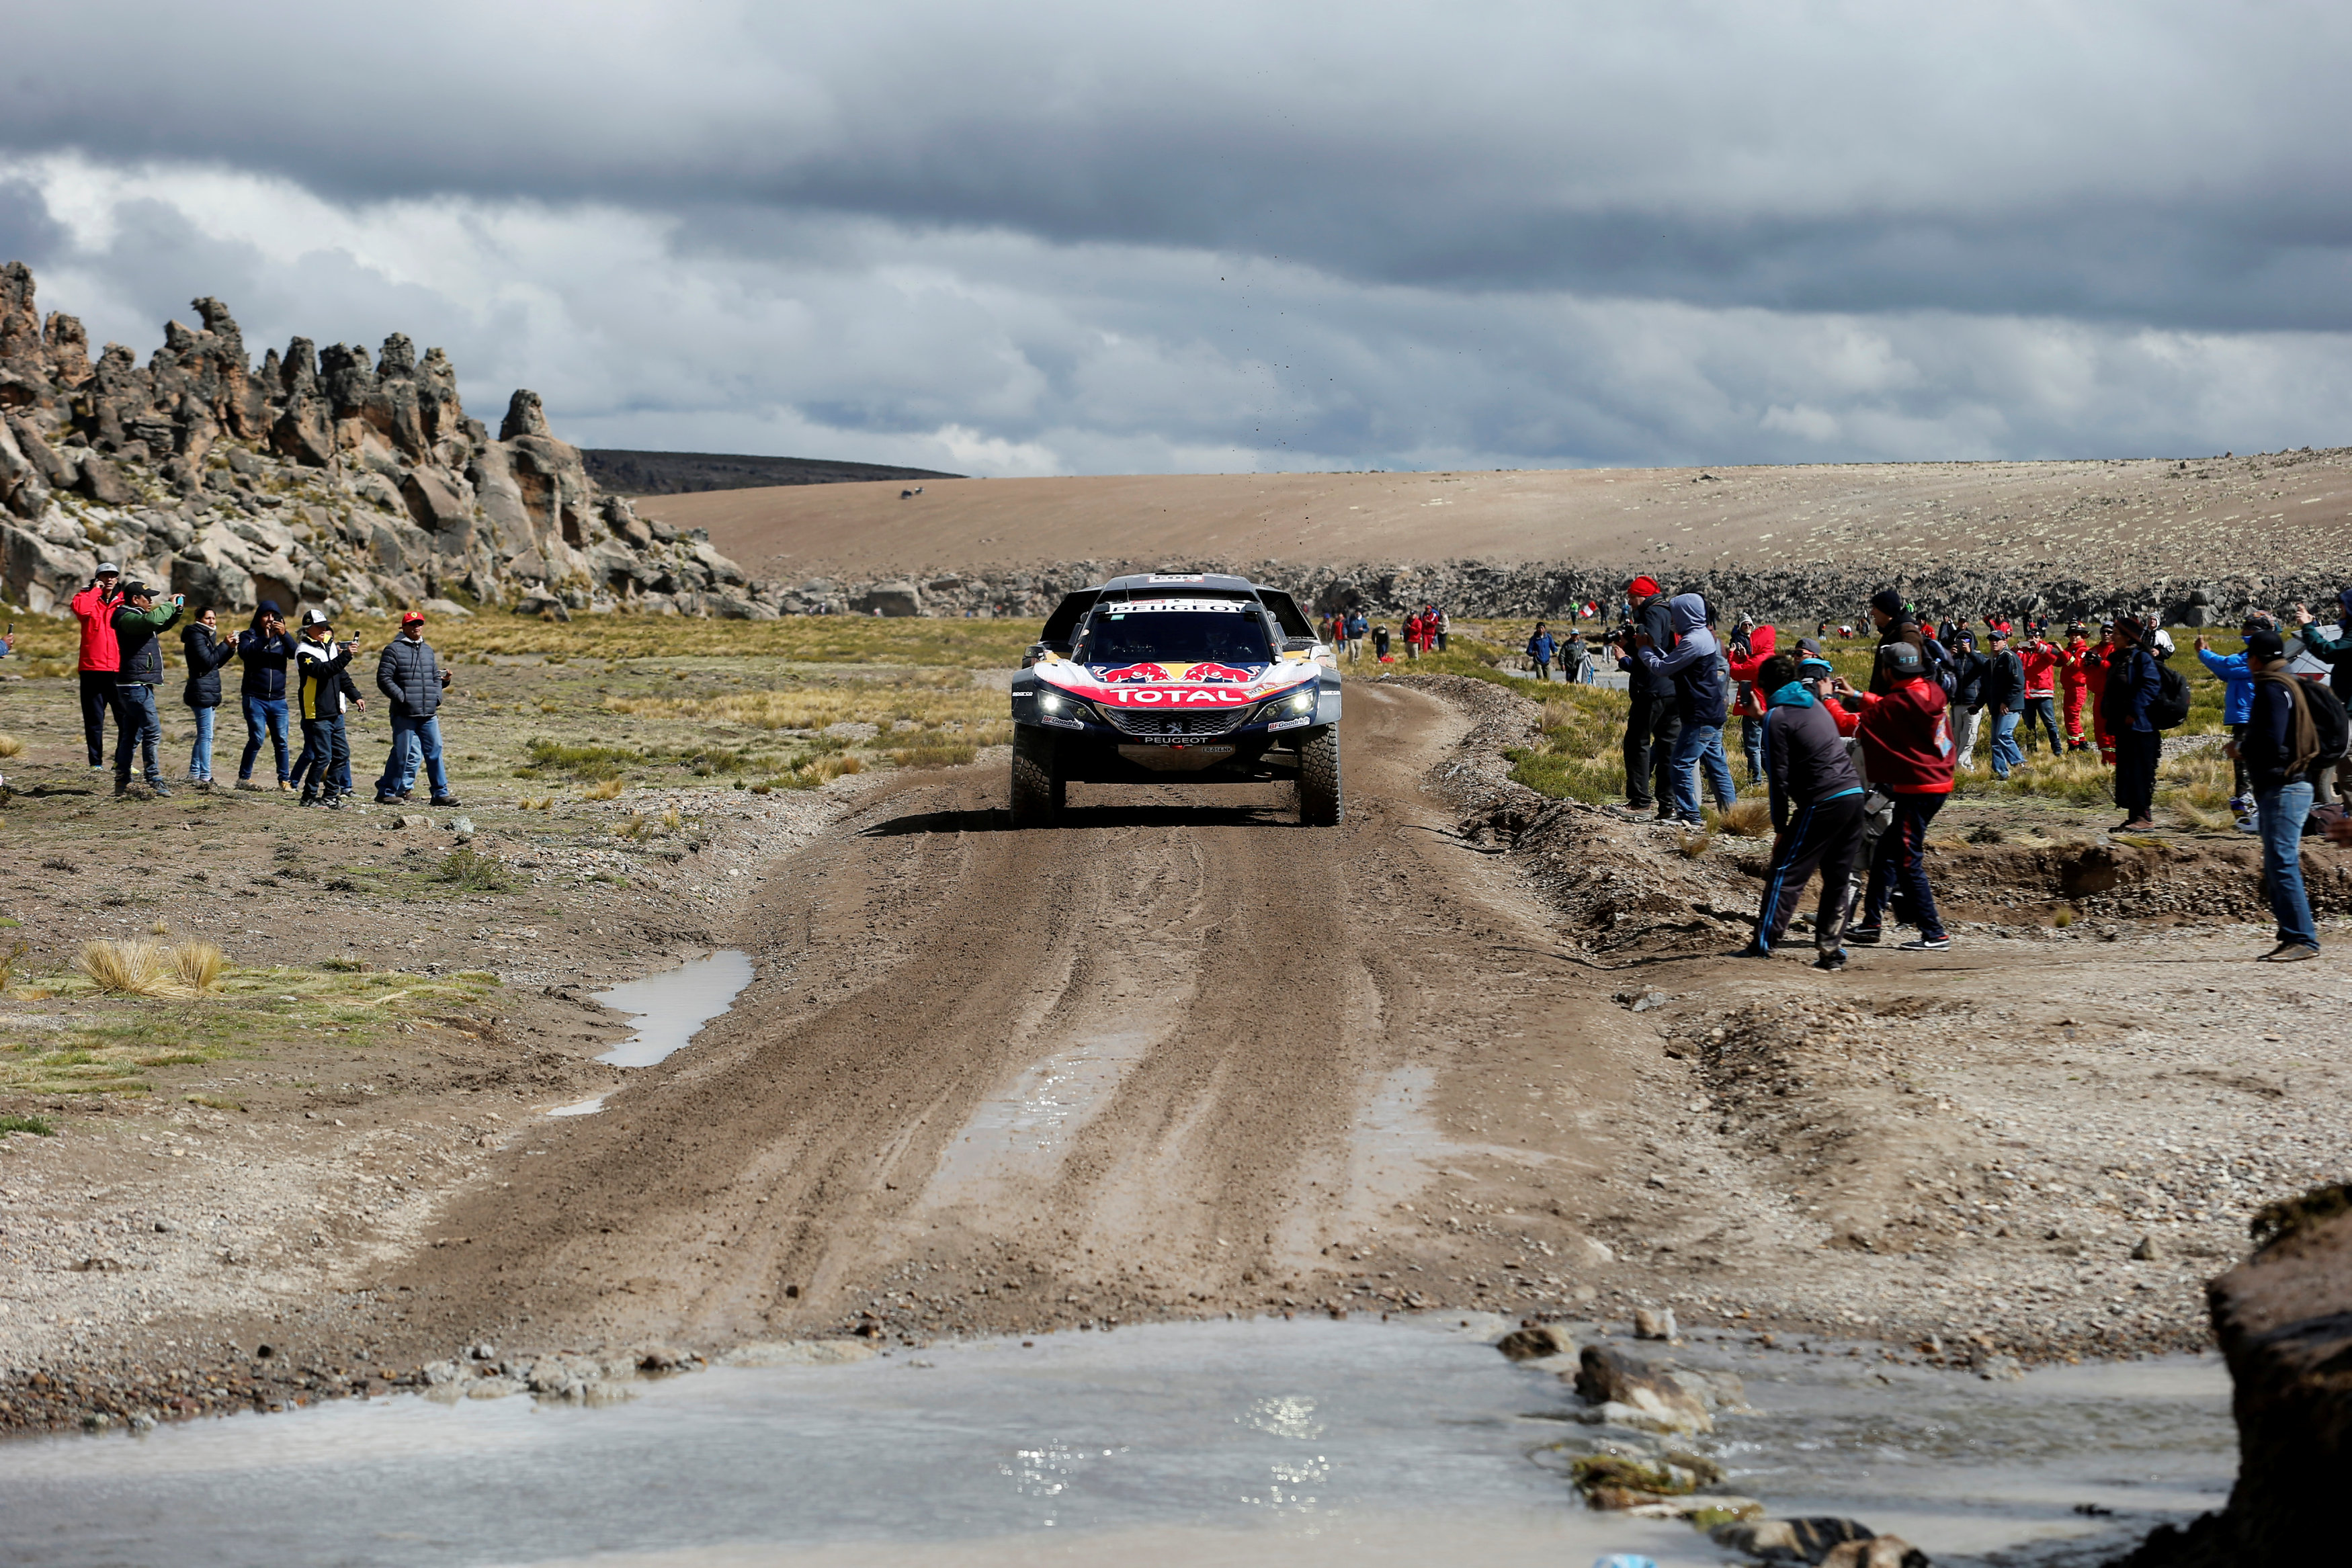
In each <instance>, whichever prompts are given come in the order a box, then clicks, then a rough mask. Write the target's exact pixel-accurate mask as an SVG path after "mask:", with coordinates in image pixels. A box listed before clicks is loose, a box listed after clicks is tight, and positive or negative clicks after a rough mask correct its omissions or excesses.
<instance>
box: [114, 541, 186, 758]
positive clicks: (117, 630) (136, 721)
mask: <svg viewBox="0 0 2352 1568" xmlns="http://www.w3.org/2000/svg"><path fill="white" fill-rule="evenodd" d="M185 602H186V601H184V600H182V599H181V598H179V597H178V596H177V595H174V596H173V597H172V598H171V599H169V600H167V601H164V602H163V603H162V604H158V603H156V602H155V595H154V593H153V591H152V590H150V589H149V588H148V586H147V585H146V584H145V583H143V582H126V583H124V584H123V585H122V599H121V602H120V603H118V604H116V605H115V607H114V611H113V615H112V620H113V630H114V639H113V641H114V646H115V650H116V653H117V655H118V657H117V664H118V665H119V666H120V667H119V669H118V670H117V672H116V678H115V684H114V714H115V723H116V725H117V726H118V729H117V732H116V737H115V742H114V792H115V793H116V794H117V795H128V794H130V793H131V748H132V747H137V748H138V751H139V758H140V761H141V763H142V771H143V773H144V774H145V776H146V780H147V788H148V790H149V791H150V792H151V793H152V794H153V795H154V797H155V798H156V799H157V800H168V799H170V798H171V794H172V791H171V790H169V789H165V788H164V787H163V768H162V767H161V766H160V765H159V764H158V762H157V760H156V757H155V749H156V747H159V746H160V745H162V744H163V715H162V714H160V713H158V712H156V711H155V688H156V687H157V686H160V685H163V640H162V638H161V636H160V635H159V634H160V633H162V632H166V631H168V630H170V629H171V625H172V622H174V621H177V620H178V619H179V618H180V609H181V606H182V605H183V604H184V603H185Z"/></svg>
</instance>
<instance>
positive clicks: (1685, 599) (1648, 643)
mask: <svg viewBox="0 0 2352 1568" xmlns="http://www.w3.org/2000/svg"><path fill="white" fill-rule="evenodd" d="M1666 618H1667V625H1668V627H1669V628H1670V629H1671V630H1672V631H1673V632H1674V635H1675V645H1674V647H1672V648H1671V649H1669V650H1668V651H1666V652H1665V653H1659V652H1658V650H1657V647H1656V645H1655V643H1654V640H1653V639H1652V638H1651V636H1650V635H1649V633H1647V632H1636V633H1635V634H1634V638H1633V660H1634V663H1635V664H1638V665H1639V666H1640V668H1641V671H1642V673H1643V674H1644V675H1646V676H1648V677H1649V679H1650V682H1651V684H1652V686H1653V688H1655V687H1656V686H1657V685H1661V684H1664V683H1667V682H1671V683H1672V684H1673V688H1674V706H1675V719H1676V720H1677V721H1678V722H1679V723H1680V725H1681V727H1682V733H1681V734H1679V735H1677V736H1676V737H1675V749H1674V755H1673V757H1672V758H1671V764H1672V766H1671V768H1670V771H1669V774H1668V777H1669V778H1670V779H1672V780H1673V788H1674V792H1675V798H1674V813H1675V821H1678V822H1681V823H1683V824H1685V825H1686V826H1689V827H1701V826H1704V825H1705V823H1706V818H1705V817H1703V816H1701V815H1700V814H1699V809H1698V765H1699V758H1702V757H1704V756H1705V755H1706V749H1707V747H1709V746H1710V745H1712V744H1714V743H1715V742H1716V741H1717V740H1719V739H1720V738H1721V737H1722V735H1723V721H1724V718H1725V717H1726V716H1727V715H1728V714H1729V713H1730V711H1731V702H1730V697H1731V691H1730V686H1729V684H1728V681H1727V676H1726V674H1725V666H1724V661H1723V658H1722V656H1721V655H1722V648H1721V647H1720V645H1718V644H1717V642H1716V640H1715V633H1714V632H1711V631H1709V630H1708V629H1707V624H1706V600H1704V599H1702V598H1700V597H1699V596H1698V595H1697V594H1696V593H1678V594H1676V595H1675V597H1674V598H1673V599H1672V600H1671V601H1668V603H1667V605H1666Z"/></svg>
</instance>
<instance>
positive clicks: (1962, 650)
mask: <svg viewBox="0 0 2352 1568" xmlns="http://www.w3.org/2000/svg"><path fill="white" fill-rule="evenodd" d="M1950 653H1951V659H1952V713H1953V715H1954V717H1953V720H1952V727H1953V728H1954V730H1956V731H1957V732H1958V733H1957V734H1955V736H1954V737H1953V739H1954V740H1955V741H1957V742H1958V749H1957V750H1956V751H1955V752H1954V753H1953V756H1952V767H1953V768H1954V769H1955V770H1956V771H1958V772H1961V773H1966V772H1969V771H1970V770H1972V769H1973V768H1975V767H1976V757H1977V728H1978V726H1979V723H1980V722H1981V721H1982V719H1983V718H1984V706H1985V704H1984V679H1985V673H1986V672H1987V671H1988V670H1990V668H1991V667H1992V662H1991V661H1990V660H1989V659H1987V658H1986V657H1985V656H1984V655H1983V654H1982V653H1978V652H1977V634H1976V633H1975V632H1971V631H1969V628H1968V623H1967V622H1959V623H1958V624H1956V625H1954V626H1953V627H1952V629H1951V643H1950ZM1986 749H1987V750H1988V751H1990V749H1991V747H1986Z"/></svg>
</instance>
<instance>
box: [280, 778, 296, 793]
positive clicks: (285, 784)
mask: <svg viewBox="0 0 2352 1568" xmlns="http://www.w3.org/2000/svg"><path fill="white" fill-rule="evenodd" d="M278 788H279V789H283V790H286V791H287V792H288V793H289V794H291V793H292V792H293V789H294V781H293V780H292V779H279V780H278Z"/></svg>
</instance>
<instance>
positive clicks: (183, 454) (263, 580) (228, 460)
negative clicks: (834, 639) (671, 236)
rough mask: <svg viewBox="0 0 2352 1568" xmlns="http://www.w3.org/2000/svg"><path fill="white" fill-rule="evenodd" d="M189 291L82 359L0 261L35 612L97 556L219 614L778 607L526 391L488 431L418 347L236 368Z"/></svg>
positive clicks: (14, 584) (3, 413) (224, 313)
mask: <svg viewBox="0 0 2352 1568" xmlns="http://www.w3.org/2000/svg"><path fill="white" fill-rule="evenodd" d="M193 308H194V312H195V315H196V319H197V320H198V321H199V322H200V323H201V325H200V326H197V327H193V328H192V327H189V326H186V325H184V324H183V323H181V322H178V321H172V322H168V323H166V324H165V326H164V329H163V347H162V348H160V349H158V350H156V351H155V353H154V354H153V355H152V357H151V358H150V359H149V360H148V361H147V363H146V364H145V365H143V366H142V365H141V364H140V363H139V361H138V359H137V357H136V356H135V355H133V354H132V353H131V350H129V349H126V348H124V347H123V346H122V345H121V344H120V343H109V344H107V345H106V347H105V348H104V349H103V350H101V351H100V354H99V356H98V359H97V361H95V362H93V361H91V359H90V357H89V339H88V337H87V335H86V334H85V333H84V332H83V330H82V327H81V323H80V322H79V321H77V320H75V319H73V318H72V317H70V316H66V315H62V314H52V315H50V316H49V317H47V319H43V318H42V316H41V315H40V312H39V310H38V308H37V305H36V302H35V298H34V281H33V275H32V273H31V271H30V270H29V269H28V268H26V267H25V266H24V265H23V264H22V263H20V262H11V263H9V264H7V265H6V266H5V267H0V598H5V600H6V601H9V602H10V603H12V604H15V605H19V606H22V607H23V608H25V609H26V610H30V611H32V612H37V613H44V612H50V611H52V610H55V609H57V608H58V607H60V606H62V605H63V603H64V602H65V601H66V600H67V599H68V597H70V596H71V595H72V594H73V592H74V591H76V590H77V589H78V588H79V587H80V586H81V585H82V584H83V583H85V582H87V581H88V580H89V576H90V572H91V570H92V569H93V568H94V567H95V566H96V564H97V562H98V561H99V560H100V559H112V560H117V561H119V562H120V563H121V566H122V569H123V571H124V572H125V574H126V575H136V576H138V577H141V578H143V579H145V580H148V581H151V582H154V583H158V584H161V583H163V582H169V583H170V584H171V585H172V589H173V591H175V592H181V593H185V594H186V595H187V596H188V598H189V600H190V601H192V602H203V603H210V604H215V605H218V606H220V607H221V608H222V609H224V610H226V611H236V610H243V609H246V608H247V607H249V606H250V605H252V604H253V603H254V601H256V600H257V599H258V598H264V597H268V598H274V599H276V600H278V602H279V603H280V604H281V605H283V606H285V607H286V608H287V609H288V610H289V612H290V611H291V610H292V609H293V607H294V606H295V605H296V604H317V605H322V606H325V607H327V608H329V609H330V610H333V611H362V612H386V611H391V610H394V609H398V608H402V607H404V606H408V605H413V604H418V603H422V602H425V601H431V600H437V601H442V605H443V607H444V609H445V612H446V611H447V610H453V609H467V608H501V609H513V610H519V611H521V612H525V613H541V614H551V615H556V616H559V617H565V618H568V617H569V616H570V615H572V613H574V612H610V611H637V612H650V613H659V614H687V615H721V616H730V617H739V618H749V619H766V618H770V617H772V616H774V615H775V614H776V613H778V608H777V607H778V602H779V600H780V595H781V591H780V590H777V589H774V588H772V587H770V586H768V585H764V584H753V583H751V582H749V581H747V580H745V577H744V574H743V571H742V569H741V568H740V567H738V566H737V565H736V564H735V563H734V562H733V561H730V560H729V559H727V558H726V557H725V556H722V555H720V554H719V552H718V551H716V550H714V549H711V548H710V544H709V538H708V537H707V536H705V535H704V534H703V533H702V532H701V531H700V530H699V529H697V530H692V531H690V532H688V533H685V534H680V533H679V532H677V530H676V529H673V528H669V527H667V525H665V524H662V523H658V522H655V521H652V520H650V519H647V518H642V517H638V516H637V515H636V513H635V509H634V508H632V507H631V506H630V505H629V503H628V502H627V501H626V500H625V499H623V498H622V497H617V496H607V495H604V494H603V493H601V492H600V491H599V490H598V488H597V486H596V484H595V482H594V481H593V479H591V478H590V477H589V475H588V470H587V467H586V465H584V463H583V460H582V458H581V455H580V451H579V449H578V448H576V447H573V446H571V445H569V444H565V443H564V442H562V441H559V440H557V439H556V438H555V436H554V434H552V433H551V431H550V430H549V428H548V423H547V415H546V413H545V411H544V410H543V409H542V408H541V404H540V399H539V394H538V393H536V392H516V393H515V394H514V398H513V401H512V402H510V403H509V406H508V409H507V414H506V418H505V420H504V421H503V422H502V423H500V425H499V434H498V435H497V437H496V438H495V439H493V438H492V437H491V435H490V434H489V432H488V429H486V428H485V427H484V426H483V424H482V423H481V422H480V421H478V420H475V419H471V418H468V417H467V413H466V411H465V408H464V406H463V405H462V404H461V403H460V402H459V401H458V397H457V371H456V370H455V368H454V367H453V366H452V365H451V364H450V362H449V360H448V357H447V356H446V355H445V354H444V353H443V352H442V351H441V350H438V349H428V350H425V354H424V356H423V357H422V358H421V359H420V358H419V357H418V355H417V352H416V346H415V344H414V343H413V342H411V341H410V340H408V339H407V338H406V337H404V336H403V335H402V334H400V333H397V332H395V333H394V334H393V335H392V336H391V337H390V338H387V339H385V340H384V342H383V347H382V348H381V349H380V350H377V351H376V352H375V353H373V354H370V353H369V352H368V351H367V350H365V349H362V348H359V347H356V346H353V345H350V344H341V343H338V344H333V345H331V346H329V347H328V348H326V349H323V350H321V349H319V348H317V347H316V346H315V345H314V344H313V343H312V342H311V341H310V340H309V339H307V338H297V339H295V340H293V341H292V342H291V343H289V344H288V345H287V347H286V350H285V351H284V352H282V353H281V352H279V351H278V350H276V349H272V350H268V353H266V354H265V355H264V356H263V357H262V361H261V363H260V365H259V366H258V367H256V366H255V365H254V364H253V363H252V361H251V359H250V356H249V355H248V354H247V350H246V346H245V340H244V337H243V335H242V334H241V333H240V332H239V331H238V330H237V325H236V319H235V318H234V317H232V316H231V315H230V314H229V310H228V307H227V306H226V305H224V304H222V303H221V302H220V301H219V300H217V299H213V298H204V299H198V300H195V301H194V305H193Z"/></svg>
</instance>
